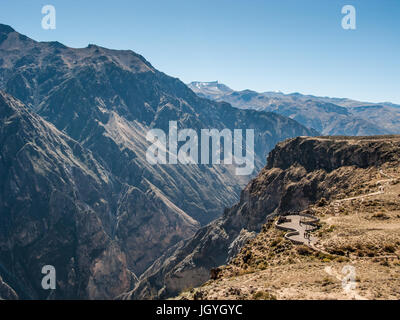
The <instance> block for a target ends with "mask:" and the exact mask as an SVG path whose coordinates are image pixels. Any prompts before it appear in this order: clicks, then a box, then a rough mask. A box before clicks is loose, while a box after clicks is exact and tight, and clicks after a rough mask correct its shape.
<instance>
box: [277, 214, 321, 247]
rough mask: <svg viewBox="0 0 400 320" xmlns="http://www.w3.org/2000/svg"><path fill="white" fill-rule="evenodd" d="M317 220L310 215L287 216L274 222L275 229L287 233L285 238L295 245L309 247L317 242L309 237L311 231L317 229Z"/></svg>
mask: <svg viewBox="0 0 400 320" xmlns="http://www.w3.org/2000/svg"><path fill="white" fill-rule="evenodd" d="M318 221H319V219H318V218H316V217H313V216H310V215H288V216H285V217H284V218H283V219H278V220H277V221H276V222H275V227H276V228H277V229H280V230H284V231H289V232H288V233H286V234H285V238H286V239H288V240H290V241H292V242H294V243H297V244H305V245H307V246H311V245H313V244H315V243H316V242H317V237H315V236H313V235H311V233H310V232H311V231H314V230H315V229H317V226H315V223H317V222H318Z"/></svg>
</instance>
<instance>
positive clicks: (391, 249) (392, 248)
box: [383, 244, 396, 253]
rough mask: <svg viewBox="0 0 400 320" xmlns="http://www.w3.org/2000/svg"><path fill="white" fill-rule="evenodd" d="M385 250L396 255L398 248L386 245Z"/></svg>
mask: <svg viewBox="0 0 400 320" xmlns="http://www.w3.org/2000/svg"><path fill="white" fill-rule="evenodd" d="M383 250H384V251H386V252H389V253H394V252H395V251H396V247H395V246H394V245H392V244H385V245H384V247H383Z"/></svg>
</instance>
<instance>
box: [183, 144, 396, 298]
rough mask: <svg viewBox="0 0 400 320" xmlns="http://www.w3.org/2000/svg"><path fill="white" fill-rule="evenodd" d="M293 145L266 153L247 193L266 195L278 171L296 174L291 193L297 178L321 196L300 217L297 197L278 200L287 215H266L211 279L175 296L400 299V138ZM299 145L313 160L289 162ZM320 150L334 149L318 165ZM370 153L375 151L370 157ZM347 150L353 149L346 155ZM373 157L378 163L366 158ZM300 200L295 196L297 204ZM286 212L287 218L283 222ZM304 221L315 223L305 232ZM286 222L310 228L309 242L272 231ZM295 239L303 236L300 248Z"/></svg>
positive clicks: (299, 189)
mask: <svg viewBox="0 0 400 320" xmlns="http://www.w3.org/2000/svg"><path fill="white" fill-rule="evenodd" d="M293 140H296V139H293ZM293 140H291V141H289V142H285V143H282V144H280V145H279V146H278V147H277V148H275V149H274V151H273V152H272V153H271V154H270V158H269V164H268V166H267V167H266V168H265V169H264V170H263V171H262V172H261V173H260V175H259V176H258V177H257V178H256V179H255V180H253V182H252V183H251V184H252V185H253V187H252V191H253V193H252V195H253V196H254V195H256V194H257V193H258V195H259V197H263V196H265V190H268V189H269V187H270V185H271V184H272V183H274V181H275V179H276V177H277V176H279V174H282V172H281V170H282V169H283V170H284V171H285V174H286V175H289V172H290V173H291V174H292V175H294V174H295V173H296V172H297V174H298V177H299V179H298V182H297V183H295V182H294V181H292V182H291V184H292V188H293V192H294V193H297V194H303V193H304V186H305V185H307V184H304V183H303V187H300V186H301V180H304V181H310V180H313V179H314V181H315V186H317V185H318V186H324V192H323V194H322V193H316V194H317V195H318V196H317V198H316V199H315V201H313V202H311V203H309V204H308V205H307V206H306V207H305V208H304V209H302V210H301V211H300V212H294V211H293V208H294V206H293V203H294V202H295V201H296V197H293V196H291V197H290V201H289V203H286V202H287V201H285V200H284V199H282V200H281V208H287V210H282V211H281V212H280V214H279V217H280V218H279V217H278V216H275V217H270V219H269V220H268V222H267V223H266V224H264V226H263V228H262V230H261V232H260V233H258V234H257V236H255V237H254V238H253V239H251V240H249V241H248V243H247V244H246V245H245V246H244V247H243V248H242V249H241V251H240V252H239V254H237V255H236V256H235V257H234V258H233V259H231V260H230V261H229V262H228V263H227V264H226V265H223V266H220V267H218V268H215V269H213V270H212V271H211V278H212V279H211V280H209V281H207V282H206V283H204V284H203V285H202V286H201V287H198V288H194V289H193V288H187V289H186V290H184V291H183V292H182V293H181V294H180V295H179V297H178V299H399V298H400V290H399V287H400V260H399V255H400V168H399V161H398V157H399V145H400V138H399V137H396V136H392V137H388V136H386V137H373V138H371V137H370V138H345V137H338V138H311V139H303V138H300V139H297V140H303V141H301V142H300V143H293ZM301 144H307V145H312V146H314V148H313V149H312V150H311V149H310V150H309V151H310V152H309V153H307V154H305V155H304V157H305V158H307V157H309V158H310V159H312V158H314V159H316V160H318V159H319V162H318V161H317V162H315V163H312V162H310V161H306V159H301V158H299V159H298V160H297V161H292V160H293V159H290V157H291V156H290V154H291V153H292V154H293V155H295V154H297V152H296V149H297V148H302V149H303V150H304V147H305V146H304V145H303V146H301ZM324 145H325V146H326V145H330V149H331V150H335V151H334V152H333V153H332V157H331V158H327V159H326V161H327V162H326V163H321V161H320V160H321V159H320V157H319V156H318V154H319V155H320V154H321V153H322V152H326V151H327V149H324V148H323V147H322V146H324ZM370 148H375V150H376V152H375V153H374V152H372V153H370V152H368V150H369V149H370ZM306 149H307V148H306ZM290 150H291V152H287V151H290ZM323 150H324V151H323ZM346 150H347V151H346ZM349 150H354V152H353V155H352V156H351V153H349ZM355 150H358V151H355ZM360 150H361V152H360ZM328 153H329V152H328ZM339 154H341V155H342V156H339ZM374 154H375V155H376V159H375V160H371V159H372V158H373V156H374ZM348 157H350V158H348ZM349 159H352V160H351V161H353V165H350V162H349V161H350V160H349ZM338 160H340V161H339V162H338ZM340 163H343V165H340ZM329 164H330V165H331V167H330V168H328V167H329ZM321 166H323V167H324V169H321ZM278 167H279V168H278ZM305 167H308V168H305ZM277 171H279V172H280V173H278V172H277ZM321 175H322V176H323V178H321ZM274 177H275V178H274ZM317 177H319V178H317ZM318 189H319V187H316V188H315V189H314V190H310V191H311V192H314V193H315V191H317V190H318ZM303 198H304V197H300V196H299V197H298V201H301V200H302V199H303ZM288 200H289V198H288ZM298 214H307V215H312V216H315V218H316V219H310V218H307V217H303V218H302V219H303V226H302V227H301V226H299V223H298V221H297V220H296V216H297V215H298ZM285 215H286V221H285V218H282V216H285ZM307 219H309V220H317V219H318V220H319V221H318V222H316V223H314V224H312V225H311V224H310V225H308V226H307V227H304V222H306V220H307ZM289 220H292V221H291V222H290V221H289ZM290 223H292V227H293V228H294V229H299V230H302V229H301V228H306V229H308V230H310V232H309V233H310V238H311V239H312V240H313V241H311V242H309V241H308V238H304V234H302V232H300V234H299V235H294V236H291V235H290V233H289V232H288V231H284V230H280V229H278V228H279V226H284V225H289V226H290ZM277 226H278V228H277ZM289 231H290V230H289ZM288 235H289V236H288ZM293 239H297V240H298V241H299V239H300V241H301V239H304V243H300V242H298V241H296V242H293V241H292V240H293Z"/></svg>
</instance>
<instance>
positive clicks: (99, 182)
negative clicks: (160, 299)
mask: <svg viewBox="0 0 400 320" xmlns="http://www.w3.org/2000/svg"><path fill="white" fill-rule="evenodd" d="M0 119H1V123H0V141H1V143H0V146H1V147H0V159H1V161H0V172H1V176H2V179H1V184H0V264H1V266H2V267H1V269H0V275H1V276H2V277H3V279H5V277H7V278H8V281H9V282H8V285H9V286H11V287H12V288H13V290H16V291H17V292H16V294H17V295H18V296H19V297H20V298H39V299H45V298H47V297H49V294H50V292H49V291H46V290H43V289H42V288H41V280H42V277H43V275H42V273H41V270H42V267H43V266H44V265H53V266H54V267H55V269H56V275H57V289H56V290H55V291H54V292H52V293H51V298H58V299H74V298H75V299H76V298H88V299H102V298H110V297H113V296H116V295H118V294H119V293H120V292H121V291H122V290H124V289H128V288H129V287H130V286H131V277H130V273H129V271H128V268H127V265H126V258H125V255H124V253H123V252H122V251H121V250H120V249H119V248H118V246H116V244H115V243H114V241H113V240H112V239H111V237H110V229H111V228H110V225H111V222H112V221H113V219H115V217H112V216H110V212H111V211H112V206H113V204H112V199H110V197H109V195H110V193H111V191H110V190H112V188H113V184H114V183H116V182H115V181H113V178H112V177H111V176H110V175H108V174H107V173H106V171H105V170H104V168H103V167H102V166H101V165H100V164H99V163H98V162H97V161H96V160H95V159H94V158H93V157H92V155H91V153H90V152H88V151H87V150H83V149H82V147H81V146H80V145H79V144H78V143H77V142H76V141H74V140H72V139H70V138H68V137H67V136H65V135H64V134H62V133H61V132H59V131H58V130H57V129H56V128H55V127H54V126H52V125H51V124H49V123H47V122H45V121H43V120H42V119H40V117H38V116H36V115H34V114H31V113H30V112H29V111H28V110H27V109H26V108H25V107H24V106H23V105H22V104H21V103H20V102H18V101H17V100H15V99H13V98H12V97H10V96H9V95H7V94H5V93H3V92H1V91H0ZM111 262H112V263H111ZM99 265H101V266H102V268H100V269H103V272H100V271H99ZM1 287H2V288H3V289H2V295H3V294H5V293H4V292H6V291H7V292H8V293H7V295H8V296H10V297H11V296H13V292H12V291H10V290H8V289H7V286H6V285H4V284H2V285H1ZM105 290H107V292H105Z"/></svg>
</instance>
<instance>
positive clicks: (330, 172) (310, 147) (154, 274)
mask: <svg viewBox="0 0 400 320" xmlns="http://www.w3.org/2000/svg"><path fill="white" fill-rule="evenodd" d="M399 141H400V140H399V137H397V138H396V137H391V136H381V137H371V138H368V137H366V138H346V137H335V138H330V137H326V138H304V137H300V138H295V139H289V140H287V141H285V142H282V143H279V144H278V145H277V146H276V147H275V148H274V149H273V150H272V151H271V153H270V154H269V157H268V164H267V166H266V167H265V168H264V169H263V170H261V172H260V173H259V175H258V176H257V177H256V178H255V179H254V180H252V181H251V182H250V183H249V184H248V185H247V186H246V188H245V189H244V190H243V191H242V193H241V197H240V202H239V203H238V204H236V205H235V206H233V207H231V208H230V209H227V210H226V211H225V212H224V215H223V217H221V218H220V219H218V220H216V221H214V222H212V223H211V224H209V225H208V226H206V227H203V228H202V229H200V230H199V231H198V232H197V233H196V235H195V236H194V237H192V238H191V239H189V240H187V241H185V242H184V243H181V244H180V246H179V247H177V248H176V249H175V252H173V253H171V252H168V254H167V255H165V256H163V257H162V258H160V259H159V260H158V261H157V262H156V263H155V264H154V265H153V266H152V267H151V268H149V269H148V270H147V271H146V273H145V274H143V275H142V277H141V279H140V282H139V283H138V284H137V286H136V288H135V290H133V291H131V292H130V293H128V294H125V295H124V296H122V297H123V298H132V299H140V298H154V297H156V298H157V297H158V298H160V297H161V298H163V297H168V296H174V295H176V294H178V293H179V292H180V291H181V290H183V289H185V288H189V287H195V286H198V285H200V284H201V283H204V282H205V281H207V280H208V279H209V272H210V269H211V268H215V267H217V266H220V265H223V264H225V263H226V262H227V261H228V260H229V259H230V258H231V256H230V254H229V252H230V248H232V247H234V246H235V243H236V242H237V241H240V239H242V238H243V237H245V238H247V239H249V238H251V237H252V236H251V234H250V233H251V232H259V231H260V229H261V227H262V226H263V224H264V223H265V222H266V221H267V219H268V218H270V217H273V216H275V215H279V214H282V213H285V212H290V211H301V210H304V209H306V208H307V207H308V206H309V205H311V204H314V203H316V202H317V201H319V200H320V199H322V198H325V199H331V198H332V197H337V196H338V195H340V194H341V193H342V192H344V191H345V190H350V189H351V188H352V185H351V184H352V183H353V182H354V181H356V178H354V177H355V176H354V175H355V173H356V172H357V170H361V169H363V168H364V169H365V168H368V167H376V168H377V167H379V166H380V165H382V164H384V163H392V164H396V163H399V160H400V142H399ZM350 178H351V179H350ZM367 178H368V177H367ZM367 178H366V179H367ZM352 181H353V182H352ZM366 181H367V180H366ZM361 182H362V181H359V183H361ZM243 242H244V241H242V243H243ZM237 250H238V249H236V252H237ZM231 252H232V251H231ZM232 254H234V253H232Z"/></svg>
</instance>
